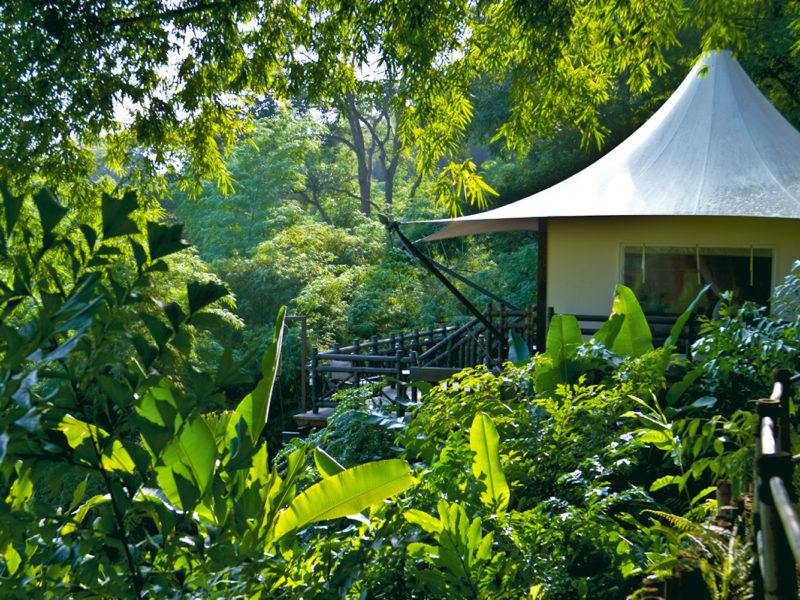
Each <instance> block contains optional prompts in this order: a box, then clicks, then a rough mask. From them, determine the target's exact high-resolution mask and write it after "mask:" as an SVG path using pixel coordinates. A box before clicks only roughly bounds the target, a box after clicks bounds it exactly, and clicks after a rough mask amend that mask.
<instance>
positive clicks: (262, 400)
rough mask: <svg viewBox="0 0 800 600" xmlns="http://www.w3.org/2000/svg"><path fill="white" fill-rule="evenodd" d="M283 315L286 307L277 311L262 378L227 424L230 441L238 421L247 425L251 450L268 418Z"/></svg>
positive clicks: (262, 365) (277, 362) (281, 336)
mask: <svg viewBox="0 0 800 600" xmlns="http://www.w3.org/2000/svg"><path fill="white" fill-rule="evenodd" d="M285 315H286V307H281V309H280V311H278V318H277V320H276V321H275V331H274V332H273V338H272V344H270V346H269V348H267V351H266V352H265V353H264V357H263V358H262V359H261V369H262V371H263V374H264V378H263V379H262V380H261V381H259V382H258V385H257V386H256V389H255V390H253V391H252V392H251V393H250V394H248V395H247V396H245V398H244V399H243V400H242V401H241V402H240V403H239V406H237V407H236V411H235V412H234V413H233V416H232V417H231V420H230V423H229V424H228V434H227V438H228V439H229V440H231V439H233V438H235V437H237V436H238V433H237V431H236V429H237V427H240V426H239V421H240V420H243V421H244V423H245V424H246V425H247V431H248V433H249V437H250V440H249V441H250V447H251V448H253V449H254V448H255V446H256V440H258V437H259V436H260V435H261V431H262V430H263V429H264V425H266V423H267V418H268V417H269V406H270V399H271V397H272V388H273V385H274V384H275V376H276V374H277V372H278V366H279V361H280V351H281V344H282V343H283V329H284V327H283V324H284V318H285Z"/></svg>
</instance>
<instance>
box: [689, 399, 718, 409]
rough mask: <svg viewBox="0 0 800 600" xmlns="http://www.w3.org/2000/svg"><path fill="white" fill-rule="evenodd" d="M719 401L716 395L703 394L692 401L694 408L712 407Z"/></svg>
mask: <svg viewBox="0 0 800 600" xmlns="http://www.w3.org/2000/svg"><path fill="white" fill-rule="evenodd" d="M716 403H717V398H715V397H714V396H703V397H702V398H698V399H697V400H695V401H694V402H692V404H691V406H692V408H711V407H712V406H714V405H715V404H716Z"/></svg>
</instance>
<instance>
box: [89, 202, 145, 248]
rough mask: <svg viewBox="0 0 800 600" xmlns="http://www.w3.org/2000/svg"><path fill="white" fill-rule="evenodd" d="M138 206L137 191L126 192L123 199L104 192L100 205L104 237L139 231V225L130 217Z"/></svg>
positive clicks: (108, 237)
mask: <svg viewBox="0 0 800 600" xmlns="http://www.w3.org/2000/svg"><path fill="white" fill-rule="evenodd" d="M138 206H139V204H138V202H137V201H136V192H133V191H130V192H125V194H124V195H123V196H122V199H121V200H120V199H117V198H114V197H113V196H111V195H109V194H106V193H104V194H103V200H102V203H101V207H100V209H101V213H102V215H103V239H106V240H108V239H111V238H113V237H117V236H120V235H128V234H133V233H139V227H138V226H137V225H136V223H134V222H133V221H132V220H131V219H130V218H129V217H128V215H129V214H131V213H132V212H133V211H134V210H136V209H137V208H138ZM92 245H93V244H90V246H92Z"/></svg>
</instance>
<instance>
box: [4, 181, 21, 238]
mask: <svg viewBox="0 0 800 600" xmlns="http://www.w3.org/2000/svg"><path fill="white" fill-rule="evenodd" d="M0 195H2V198H3V211H4V212H5V217H6V233H7V234H9V235H11V230H12V229H14V225H16V224H17V220H19V213H20V210H21V209H22V202H23V198H24V197H23V196H15V195H14V194H12V193H11V190H9V189H8V181H7V180H6V179H3V181H0Z"/></svg>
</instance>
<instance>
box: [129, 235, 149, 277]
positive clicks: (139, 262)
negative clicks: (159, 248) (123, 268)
mask: <svg viewBox="0 0 800 600" xmlns="http://www.w3.org/2000/svg"><path fill="white" fill-rule="evenodd" d="M128 242H129V243H130V245H131V250H133V258H134V259H135V260H136V268H137V269H138V270H139V271H141V270H142V267H144V264H145V263H146V262H147V254H146V253H145V251H144V248H143V247H142V245H141V244H140V243H139V242H137V241H135V240H133V239H131V238H128Z"/></svg>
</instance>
